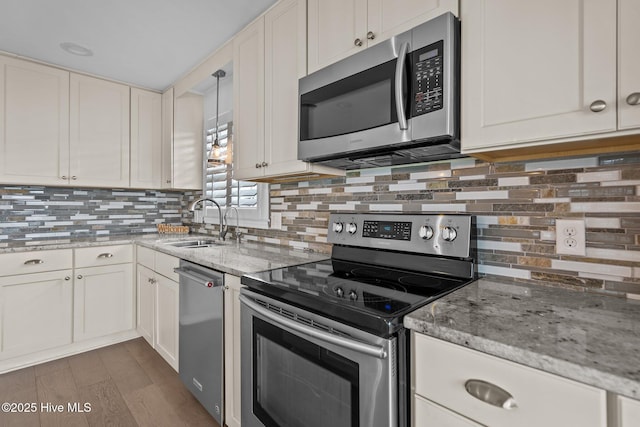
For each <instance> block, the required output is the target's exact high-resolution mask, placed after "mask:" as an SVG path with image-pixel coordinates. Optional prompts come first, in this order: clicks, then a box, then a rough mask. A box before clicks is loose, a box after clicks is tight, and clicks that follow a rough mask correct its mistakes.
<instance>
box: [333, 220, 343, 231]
mask: <svg viewBox="0 0 640 427" xmlns="http://www.w3.org/2000/svg"><path fill="white" fill-rule="evenodd" d="M333 231H334V233H342V223H341V222H334V223H333Z"/></svg>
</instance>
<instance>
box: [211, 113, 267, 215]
mask: <svg viewBox="0 0 640 427" xmlns="http://www.w3.org/2000/svg"><path fill="white" fill-rule="evenodd" d="M215 133H216V129H215V127H213V128H211V129H208V130H207V131H206V140H205V144H206V153H205V156H206V155H208V154H209V153H210V152H211V148H212V146H213V141H214V139H215ZM232 135H233V123H232V122H229V123H224V124H221V125H220V129H219V130H218V143H219V145H220V150H221V153H222V156H223V158H224V157H226V156H228V155H230V154H231V153H229V151H232V150H233V148H232V147H233V144H232V143H231V140H232V139H233V138H232ZM203 188H204V197H207V198H210V199H213V200H215V201H216V202H217V203H218V204H219V205H220V208H222V210H223V212H222V213H223V214H224V213H225V211H226V208H228V207H235V208H237V209H238V213H239V218H240V225H242V226H245V227H257V228H267V227H268V210H269V189H268V185H267V184H258V183H256V182H250V181H237V180H235V179H233V164H232V163H231V162H225V163H220V164H209V163H206V164H205V171H204V185H203ZM231 215H233V214H231ZM218 221H219V217H218V209H217V208H216V207H215V206H211V203H209V204H207V205H206V208H205V222H206V223H214V224H217V223H218ZM229 222H230V224H231V225H232V226H233V225H235V218H233V217H231V219H230V221H229Z"/></svg>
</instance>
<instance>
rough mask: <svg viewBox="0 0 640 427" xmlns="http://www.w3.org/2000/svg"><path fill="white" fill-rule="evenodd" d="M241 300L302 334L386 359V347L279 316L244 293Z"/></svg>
mask: <svg viewBox="0 0 640 427" xmlns="http://www.w3.org/2000/svg"><path fill="white" fill-rule="evenodd" d="M240 302H241V303H242V304H244V305H246V306H247V307H248V308H250V309H251V310H253V311H255V312H256V313H258V314H260V315H261V316H264V317H266V318H267V319H269V320H271V321H273V322H276V323H278V324H280V325H282V326H285V327H287V328H290V329H293V330H294V331H296V332H300V333H302V334H305V335H308V336H310V337H313V338H316V339H319V340H322V341H325V342H328V343H331V344H335V345H337V346H340V347H343V348H346V349H349V350H353V351H356V352H358V353H363V354H366V355H368V356H374V357H377V358H378V359H386V358H387V352H386V351H385V349H384V348H382V347H379V346H375V345H370V344H366V343H363V342H360V341H354V340H351V339H348V338H344V337H340V336H337V335H332V334H330V333H327V332H323V331H319V330H316V329H314V328H312V327H310V326H306V325H302V324H299V323H297V322H295V321H293V320H289V319H287V318H285V317H282V316H279V315H277V314H276V313H272V312H270V311H269V310H266V309H265V308H263V307H262V306H261V305H259V304H257V303H255V302H253V301H251V299H249V298H247V297H246V296H244V295H240Z"/></svg>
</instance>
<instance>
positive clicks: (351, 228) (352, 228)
mask: <svg viewBox="0 0 640 427" xmlns="http://www.w3.org/2000/svg"><path fill="white" fill-rule="evenodd" d="M347 231H348V232H349V234H356V231H358V226H357V225H356V223H355V222H350V223H349V224H347Z"/></svg>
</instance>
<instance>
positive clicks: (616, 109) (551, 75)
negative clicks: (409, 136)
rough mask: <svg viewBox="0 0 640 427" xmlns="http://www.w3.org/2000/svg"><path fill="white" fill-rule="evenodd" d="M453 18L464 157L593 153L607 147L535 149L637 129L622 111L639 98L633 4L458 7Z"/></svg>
mask: <svg viewBox="0 0 640 427" xmlns="http://www.w3.org/2000/svg"><path fill="white" fill-rule="evenodd" d="M617 5H618V7H619V8H620V9H619V10H618V9H617ZM460 14H461V21H462V61H461V62H462V81H461V85H462V86H461V94H462V99H461V101H462V102H461V110H462V111H461V115H462V116H461V119H462V121H461V123H462V125H461V143H462V149H463V152H467V153H475V152H483V151H492V150H496V149H511V148H523V147H524V148H525V150H523V151H521V153H523V155H524V154H526V155H530V154H534V153H535V154H536V155H537V156H538V157H540V156H544V155H545V154H546V155H548V154H550V153H551V150H556V151H557V152H558V153H560V152H561V151H562V150H565V151H564V153H565V155H566V154H570V153H571V152H574V153H578V152H580V150H582V152H588V151H585V150H588V149H589V150H596V151H593V152H597V150H604V149H612V148H613V147H614V145H613V144H612V143H602V142H601V143H598V142H597V141H592V142H590V143H589V144H577V143H575V144H573V145H571V144H565V145H564V146H558V147H555V148H549V147H548V146H547V147H542V145H546V144H550V143H556V142H561V143H564V142H567V141H568V142H572V141H579V140H580V139H582V140H584V139H590V138H594V137H602V136H608V137H611V136H617V135H618V134H617V133H616V132H617V131H618V129H623V128H633V127H638V126H640V106H631V105H628V104H627V103H626V98H627V97H628V96H629V95H630V94H632V93H634V92H640V84H639V83H640V60H639V59H638V55H637V53H636V50H637V49H636V46H635V45H637V41H638V40H640V30H638V29H637V22H638V19H640V6H639V5H638V4H637V2H636V1H634V0H621V1H619V2H616V1H615V0H581V1H579V0H576V1H566V2H557V1H552V0H542V1H536V2H531V1H525V0H518V1H514V0H492V1H462V2H461V9H460ZM618 16H620V24H617V17H618ZM616 49H618V50H616ZM616 52H619V53H618V54H617V53H616ZM616 76H619V87H617V86H616ZM639 96H640V95H639ZM639 102H640V100H639ZM536 145H540V146H541V147H538V148H532V147H533V146H536ZM572 150H573V151H572Z"/></svg>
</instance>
